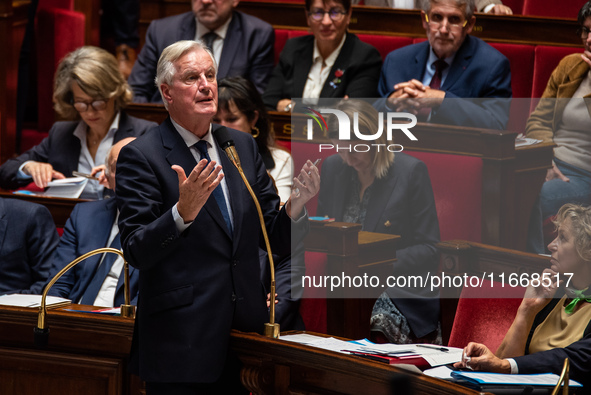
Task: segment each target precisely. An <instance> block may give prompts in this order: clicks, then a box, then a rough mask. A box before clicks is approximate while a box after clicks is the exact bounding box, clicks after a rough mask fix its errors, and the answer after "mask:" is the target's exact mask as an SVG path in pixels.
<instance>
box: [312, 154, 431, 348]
mask: <svg viewBox="0 0 591 395" xmlns="http://www.w3.org/2000/svg"><path fill="white" fill-rule="evenodd" d="M354 172H355V170H354V169H353V168H352V167H349V166H347V165H346V164H345V163H344V162H343V161H342V159H341V158H340V156H338V155H333V156H331V157H329V158H328V159H327V160H326V161H325V162H324V164H323V165H322V183H321V185H320V195H319V198H318V208H317V210H316V215H319V216H325V215H327V216H329V217H331V218H335V219H336V220H337V221H342V219H343V215H344V211H345V204H346V199H347V198H346V197H347V196H350V194H351V193H352V190H351V186H352V183H351V179H352V176H353V174H354ZM372 188H373V189H372V191H371V196H370V199H369V202H368V205H367V213H366V217H365V221H364V222H363V224H362V225H363V230H366V231H369V232H377V233H388V234H395V235H400V236H401V242H400V244H399V245H398V248H397V250H396V257H397V259H398V260H397V262H396V263H394V266H393V270H392V273H389V274H391V275H395V276H409V275H421V276H425V275H426V274H427V273H428V272H431V273H437V265H438V252H437V248H436V247H435V244H436V243H438V242H439V222H438V221H437V211H436V210H435V199H434V198H433V190H432V188H431V180H430V179H429V173H428V172H427V167H426V166H425V164H424V163H423V162H421V161H420V160H418V159H415V158H413V157H412V156H408V155H406V154H404V153H396V156H395V157H394V163H393V164H392V166H391V167H390V169H389V170H388V174H387V175H386V176H385V177H383V178H381V179H376V180H375V181H374V183H373V187H372ZM388 294H389V295H390V297H391V298H392V300H393V301H394V303H395V304H396V306H397V307H398V309H399V310H400V312H401V313H402V314H404V316H405V317H406V318H407V319H408V321H409V323H410V326H411V329H412V330H413V332H414V334H415V335H416V336H417V337H423V336H424V335H426V334H428V333H430V332H432V331H434V330H436V329H437V323H438V321H439V299H438V298H437V296H438V294H437V292H430V291H429V289H428V287H418V288H390V289H388Z"/></svg>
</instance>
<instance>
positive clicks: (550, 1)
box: [523, 0, 587, 19]
mask: <svg viewBox="0 0 591 395" xmlns="http://www.w3.org/2000/svg"><path fill="white" fill-rule="evenodd" d="M586 2H587V0H568V1H556V0H524V2H523V15H535V16H546V17H551V18H568V19H576V17H577V14H578V13H579V10H580V9H581V7H582V6H583V4H585V3H586Z"/></svg>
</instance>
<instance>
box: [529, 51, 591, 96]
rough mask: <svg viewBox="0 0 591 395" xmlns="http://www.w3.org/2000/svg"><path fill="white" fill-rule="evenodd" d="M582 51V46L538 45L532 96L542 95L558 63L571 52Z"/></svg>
mask: <svg viewBox="0 0 591 395" xmlns="http://www.w3.org/2000/svg"><path fill="white" fill-rule="evenodd" d="M577 52H579V53H582V52H583V48H581V47H553V46H546V45H538V46H537V47H536V50H535V60H534V73H533V85H532V93H531V97H532V98H540V97H542V93H544V90H545V89H546V85H548V80H549V79H550V76H551V75H552V72H553V71H554V69H555V68H556V66H558V63H560V61H561V60H562V58H564V57H565V56H567V55H570V54H571V53H577Z"/></svg>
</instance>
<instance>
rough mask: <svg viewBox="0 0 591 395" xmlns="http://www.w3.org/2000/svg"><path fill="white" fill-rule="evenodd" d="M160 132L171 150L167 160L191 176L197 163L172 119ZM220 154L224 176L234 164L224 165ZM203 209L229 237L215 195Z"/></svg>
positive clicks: (221, 152)
mask: <svg viewBox="0 0 591 395" xmlns="http://www.w3.org/2000/svg"><path fill="white" fill-rule="evenodd" d="M214 129H215V126H214ZM160 130H161V135H162V145H163V146H164V148H166V149H169V150H170V151H169V152H168V154H167V155H166V160H167V161H168V163H169V164H170V165H171V166H172V165H179V166H181V167H182V168H183V169H184V170H185V174H186V175H187V176H189V174H190V173H191V172H192V171H193V168H194V167H195V166H196V165H197V162H196V161H195V157H194V156H193V154H192V153H191V149H190V148H189V147H187V145H186V144H185V141H184V140H183V138H182V137H181V136H180V135H179V133H178V132H177V131H176V129H175V128H174V126H173V125H172V122H171V121H170V117H169V118H167V119H166V121H164V123H162V125H160ZM218 152H220V158H221V160H222V167H223V169H224V174H226V169H229V168H230V166H232V164H231V163H230V162H229V161H228V160H227V159H226V161H227V163H224V157H225V154H224V152H223V151H222V150H221V149H218ZM227 182H228V181H227V180H226V183H227ZM228 186H229V185H228ZM203 208H204V209H205V210H206V211H207V212H208V214H209V215H210V216H211V217H212V218H213V219H214V220H215V221H216V222H217V223H218V225H220V226H221V227H222V229H224V230H225V232H226V234H227V235H228V236H229V233H228V230H227V226H226V222H225V221H224V217H223V216H222V212H221V211H220V208H219V207H218V205H217V203H216V201H215V198H214V197H213V195H210V196H209V199H207V202H206V203H205V205H204V206H203ZM234 227H236V226H234Z"/></svg>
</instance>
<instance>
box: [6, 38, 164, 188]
mask: <svg viewBox="0 0 591 395" xmlns="http://www.w3.org/2000/svg"><path fill="white" fill-rule="evenodd" d="M131 98H132V93H131V89H130V88H129V85H128V84H127V81H126V80H125V78H123V76H122V75H121V73H120V72H119V68H118V63H117V60H116V59H115V57H114V56H113V55H111V54H110V53H109V52H107V51H105V50H104V49H102V48H97V47H91V46H86V47H80V48H78V49H76V50H75V51H72V52H70V53H69V54H68V55H67V56H66V57H65V58H64V59H62V61H61V62H60V64H59V65H58V68H57V71H56V74H55V81H54V89H53V102H54V107H55V110H56V112H57V113H58V114H59V116H60V117H61V118H62V119H64V120H65V121H60V122H56V123H55V124H54V125H53V126H52V127H51V130H50V131H49V136H48V137H46V138H45V139H43V141H41V143H40V144H39V145H37V146H35V147H33V148H31V149H30V150H28V151H27V152H25V153H23V154H22V155H20V156H19V157H17V158H14V159H9V160H8V161H6V163H4V164H3V165H2V166H0V187H1V188H5V189H16V188H19V187H23V186H26V185H27V184H29V183H30V182H31V181H32V182H34V183H35V185H36V186H38V187H39V188H44V187H46V186H47V183H48V182H50V181H51V180H52V179H62V178H66V177H72V172H73V171H78V172H81V173H93V174H95V173H96V170H95V172H93V169H94V168H97V167H99V166H100V165H103V164H104V159H105V157H106V155H107V152H108V151H109V149H110V148H111V146H112V145H113V144H114V143H116V142H118V141H119V140H122V139H124V138H126V137H137V136H140V135H142V134H143V133H144V132H146V131H147V130H148V129H150V128H152V127H154V126H157V124H156V123H154V122H150V121H146V120H143V119H138V118H134V117H132V116H129V115H127V114H126V113H125V111H123V108H124V107H126V106H127V105H128V104H129V103H131ZM99 169H100V167H99ZM80 198H85V199H102V198H103V186H102V185H100V184H99V182H98V181H96V180H89V181H88V183H87V184H86V186H85V188H84V191H83V192H82V195H81V196H80Z"/></svg>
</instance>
